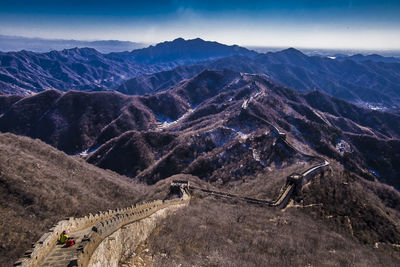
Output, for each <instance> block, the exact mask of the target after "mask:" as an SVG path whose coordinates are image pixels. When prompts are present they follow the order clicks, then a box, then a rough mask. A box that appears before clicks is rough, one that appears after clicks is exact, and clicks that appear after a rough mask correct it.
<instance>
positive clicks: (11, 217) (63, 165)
mask: <svg viewBox="0 0 400 267" xmlns="http://www.w3.org/2000/svg"><path fill="white" fill-rule="evenodd" d="M148 190H149V187H147V186H145V185H142V184H138V183H134V182H132V180H130V179H128V178H126V177H124V176H120V175H118V174H116V173H114V172H111V171H107V170H103V169H100V168H97V167H95V166H93V165H90V164H87V163H85V162H84V161H83V160H81V159H78V158H73V157H70V156H67V155H66V154H64V153H63V152H60V151H58V150H56V149H54V148H53V147H51V146H49V145H46V144H44V143H43V142H41V141H39V140H32V139H30V138H27V137H20V136H16V135H13V134H0V227H1V228H0V240H1V245H0V263H1V264H0V265H3V266H7V265H10V264H11V263H12V262H13V261H14V260H16V259H17V258H18V257H20V256H22V255H23V252H24V251H25V250H27V249H29V248H30V244H31V243H32V242H34V241H36V240H37V239H38V238H39V237H40V236H41V235H42V234H43V233H44V232H47V231H48V229H49V228H50V227H51V226H52V225H53V224H54V223H56V222H57V221H59V220H62V219H64V218H66V217H69V216H84V215H87V214H88V213H89V212H92V213H96V212H98V211H102V210H108V209H115V208H122V207H126V206H129V205H131V204H134V203H136V202H138V201H142V200H145V199H154V198H160V197H163V196H164V195H165V194H166V192H165V191H164V192H162V191H160V190H158V191H157V190H154V192H153V193H152V194H147V192H148ZM151 190H152V189H151Z"/></svg>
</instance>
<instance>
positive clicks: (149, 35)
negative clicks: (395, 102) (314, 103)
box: [0, 0, 400, 51]
mask: <svg viewBox="0 0 400 267" xmlns="http://www.w3.org/2000/svg"><path fill="white" fill-rule="evenodd" d="M0 3H1V6H2V9H1V10H0V25H1V26H0V34H1V35H9V36H23V37H39V38H45V39H74V40H83V41H94V40H121V41H132V42H140V43H145V44H155V43H158V42H162V41H166V40H173V39H175V38H178V37H182V38H184V39H194V38H197V37H199V38H202V39H204V40H212V41H217V42H220V43H224V44H230V45H231V44H237V45H241V46H247V47H249V46H250V47H296V48H309V49H313V48H319V49H357V50H377V51H379V50H399V49H400V16H398V14H400V2H399V1H395V0H381V1H376V0H365V1H359V0H352V1H351V0H350V1H349V0H346V1H344V0H338V1H331V0H328V1H315V0H301V1H294V0H282V1H279V2H276V1H258V0H256V1H241V0H232V1H229V2H222V1H208V0H203V1H198V0H189V1H179V0H171V1H149V2H145V3H144V2H139V1H129V3H126V1H121V0H115V1H113V2H112V4H109V2H108V1H104V0H98V1H92V0H89V1H76V0H70V1H68V2H65V1H49V0H38V1H28V0H13V1H10V0H0Z"/></svg>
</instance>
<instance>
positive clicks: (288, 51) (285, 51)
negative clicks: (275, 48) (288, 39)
mask: <svg viewBox="0 0 400 267" xmlns="http://www.w3.org/2000/svg"><path fill="white" fill-rule="evenodd" d="M281 52H282V53H285V54H296V55H303V56H305V54H303V53H302V52H301V51H300V50H297V49H296V48H293V47H289V48H287V49H284V50H282V51H281Z"/></svg>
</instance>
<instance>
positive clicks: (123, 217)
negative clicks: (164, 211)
mask: <svg viewBox="0 0 400 267" xmlns="http://www.w3.org/2000/svg"><path fill="white" fill-rule="evenodd" d="M181 201H182V200H181V199H178V200H172V201H169V200H167V201H163V200H155V201H151V202H142V203H137V204H136V205H132V206H129V207H127V208H123V209H115V210H108V211H102V212H98V213H96V214H92V213H89V214H88V215H87V216H84V217H81V218H74V217H70V218H67V219H64V220H61V221H59V222H58V223H57V224H55V225H53V227H51V228H50V229H49V231H48V232H47V233H44V234H43V235H42V236H41V237H40V239H39V240H38V241H37V242H35V243H34V244H32V250H30V251H28V252H26V253H25V255H24V257H23V258H21V259H19V260H18V261H17V262H16V263H15V264H14V266H24V267H25V266H29V267H34V266H40V262H42V261H43V260H44V259H45V258H46V256H47V255H48V254H49V252H50V251H51V250H52V249H53V247H54V246H55V244H57V240H58V238H59V236H60V235H61V233H62V231H64V230H69V231H71V232H76V231H80V230H83V229H86V228H89V227H92V231H91V233H90V235H89V237H88V238H86V239H84V243H89V244H90V245H89V246H81V247H78V251H82V252H85V253H84V255H88V256H90V255H89V254H88V253H87V252H88V251H92V252H93V251H94V250H93V249H95V248H96V247H97V245H98V244H99V242H101V241H102V240H103V239H104V238H105V237H107V236H108V235H110V234H112V233H113V232H114V231H116V230H117V229H118V228H120V227H122V226H123V225H125V224H128V223H130V222H132V221H136V220H140V219H143V218H145V217H147V216H149V215H151V214H152V213H154V212H155V211H157V210H159V209H160V208H163V207H166V206H169V205H171V204H178V203H179V202H181ZM96 235H97V236H96ZM92 247H93V248H92ZM91 248H92V249H91ZM80 266H82V265H80Z"/></svg>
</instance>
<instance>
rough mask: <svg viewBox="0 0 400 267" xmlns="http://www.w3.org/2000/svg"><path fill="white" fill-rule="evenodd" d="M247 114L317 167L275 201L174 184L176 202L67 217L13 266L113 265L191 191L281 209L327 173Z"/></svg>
mask: <svg viewBox="0 0 400 267" xmlns="http://www.w3.org/2000/svg"><path fill="white" fill-rule="evenodd" d="M249 115H251V116H253V117H254V118H256V119H259V120H261V121H263V122H264V123H266V124H267V125H268V126H269V128H270V130H271V132H272V133H273V134H274V135H275V136H276V138H277V139H278V140H279V141H281V142H282V143H283V144H285V146H287V148H288V149H291V150H293V151H294V152H296V153H300V154H302V155H305V156H307V157H310V158H313V159H316V160H318V161H319V163H318V164H317V165H315V166H313V167H311V168H309V169H307V170H305V171H304V172H302V173H301V174H297V173H293V174H291V175H289V176H288V177H287V179H286V184H285V185H284V186H283V189H282V190H281V194H280V195H279V197H278V198H277V199H276V200H274V201H268V200H262V199H256V198H249V197H243V196H238V195H233V194H229V193H224V192H220V191H213V190H208V189H204V188H200V187H196V186H192V185H190V184H189V182H187V181H173V182H172V183H171V187H175V188H179V190H180V192H181V197H180V198H178V199H173V200H155V201H152V202H146V203H142V204H137V205H134V206H131V207H128V208H125V209H117V210H110V211H106V212H100V213H98V214H95V215H92V214H89V215H88V216H85V217H83V218H73V217H71V218H68V219H66V220H62V221H60V222H58V223H57V224H56V225H54V227H52V228H51V229H50V230H49V232H47V233H45V234H44V235H42V237H41V238H40V239H39V240H38V241H37V242H36V243H34V244H33V245H32V247H33V249H32V250H29V251H27V252H26V253H25V255H24V257H23V258H21V259H19V260H18V261H17V262H15V264H14V266H21V267H22V266H23V267H36V266H44V267H46V266H48V267H50V266H54V267H58V266H59V267H62V266H69V267H72V266H79V267H86V266H90V267H92V266H98V267H100V266H118V263H119V262H120V260H121V259H123V258H124V257H129V255H131V253H132V252H134V250H135V249H136V247H137V246H138V245H139V244H140V243H141V242H143V241H144V240H145V239H146V238H147V236H148V235H149V234H150V233H151V232H152V230H153V229H154V228H155V226H156V222H157V220H159V219H162V218H164V217H166V215H167V214H168V213H170V212H171V211H173V210H176V209H178V208H181V207H183V206H185V205H188V204H189V201H190V191H194V190H195V191H199V192H203V193H207V194H210V195H215V196H219V197H225V198H231V199H236V200H240V201H246V202H248V203H253V204H258V205H265V206H269V207H277V208H284V207H285V206H286V205H287V204H288V202H289V200H290V199H291V197H292V195H293V194H294V192H296V190H299V189H301V187H302V186H303V185H304V184H306V183H307V182H308V181H310V179H311V178H312V177H314V176H315V175H317V174H320V173H323V172H324V171H327V170H328V169H329V162H328V161H327V160H325V159H323V158H321V157H317V156H311V155H307V154H304V153H303V152H301V151H299V150H297V149H296V148H295V147H294V146H292V145H291V144H290V143H289V142H288V141H287V139H286V134H285V133H283V132H281V131H279V129H278V128H277V127H275V126H274V125H272V124H271V123H269V122H267V121H265V120H264V119H262V118H260V117H259V116H257V115H255V114H254V113H252V112H249ZM66 229H68V230H69V231H70V232H71V234H70V235H71V236H72V237H74V239H75V241H76V245H74V246H72V247H68V248H66V247H65V246H63V245H61V244H58V243H57V242H58V238H59V236H60V234H61V233H62V231H64V230H66Z"/></svg>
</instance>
